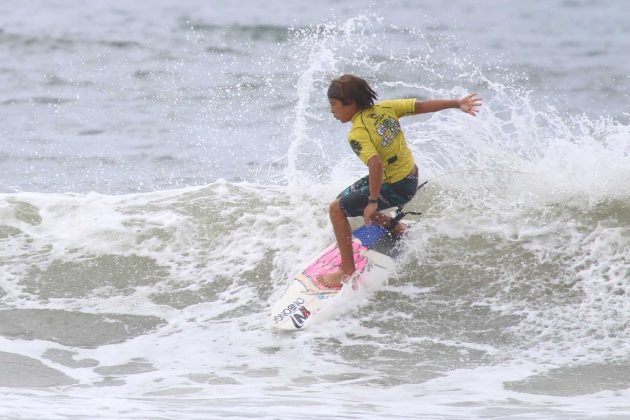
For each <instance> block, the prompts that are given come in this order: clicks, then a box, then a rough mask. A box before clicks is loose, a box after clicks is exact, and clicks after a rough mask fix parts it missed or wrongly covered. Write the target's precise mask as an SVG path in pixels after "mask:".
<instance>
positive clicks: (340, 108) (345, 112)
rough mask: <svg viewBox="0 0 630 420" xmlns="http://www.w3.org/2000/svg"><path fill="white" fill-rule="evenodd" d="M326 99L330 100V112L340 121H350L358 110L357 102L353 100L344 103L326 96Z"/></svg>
mask: <svg viewBox="0 0 630 420" xmlns="http://www.w3.org/2000/svg"><path fill="white" fill-rule="evenodd" d="M328 101H329V102H330V112H331V113H332V114H333V116H334V117H335V118H336V119H338V120H339V121H341V122H342V123H347V122H348V121H350V120H351V119H352V117H354V114H356V113H357V111H358V109H357V104H356V103H354V102H350V103H349V104H347V105H344V104H343V102H341V101H340V100H339V99H336V98H328Z"/></svg>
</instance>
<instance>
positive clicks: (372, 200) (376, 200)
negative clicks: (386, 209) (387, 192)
mask: <svg viewBox="0 0 630 420" xmlns="http://www.w3.org/2000/svg"><path fill="white" fill-rule="evenodd" d="M368 203H378V197H376V198H372V197H368Z"/></svg>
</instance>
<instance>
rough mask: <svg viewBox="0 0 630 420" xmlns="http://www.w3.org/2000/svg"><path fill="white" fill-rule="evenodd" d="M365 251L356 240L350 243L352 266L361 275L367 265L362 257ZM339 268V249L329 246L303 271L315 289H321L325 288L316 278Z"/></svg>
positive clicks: (335, 246)
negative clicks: (352, 257) (352, 255)
mask: <svg viewBox="0 0 630 420" xmlns="http://www.w3.org/2000/svg"><path fill="white" fill-rule="evenodd" d="M365 251H367V248H366V247H364V246H363V245H361V243H360V242H359V241H357V240H353V241H352V253H353V254H354V266H355V269H356V271H357V272H359V273H361V272H362V271H363V269H364V268H365V266H366V265H367V259H366V258H365V257H364V256H363V254H362V253H363V252H365ZM340 268H341V255H339V248H338V247H337V245H336V244H335V245H331V246H330V247H328V248H327V249H326V250H325V251H324V252H322V253H321V255H320V256H319V258H317V260H315V262H314V263H312V264H311V265H309V266H308V267H306V268H305V269H304V274H306V275H307V276H308V277H310V279H311V280H312V281H313V283H314V284H315V285H317V287H319V288H321V289H325V288H327V287H326V286H322V285H320V284H319V282H318V281H317V276H319V275H323V274H329V273H334V272H335V271H339V269H340Z"/></svg>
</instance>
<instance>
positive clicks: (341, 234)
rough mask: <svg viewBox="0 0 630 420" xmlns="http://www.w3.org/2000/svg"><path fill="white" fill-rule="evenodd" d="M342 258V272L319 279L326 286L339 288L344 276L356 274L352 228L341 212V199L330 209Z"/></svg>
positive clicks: (334, 202) (331, 205)
mask: <svg viewBox="0 0 630 420" xmlns="http://www.w3.org/2000/svg"><path fill="white" fill-rule="evenodd" d="M328 211H329V215H330V221H331V222H332V226H333V230H334V232H335V239H337V246H338V247H339V255H340V256H341V270H340V271H337V272H335V273H330V274H325V275H322V276H320V277H318V278H317V280H318V281H319V282H320V283H322V284H323V285H324V286H328V287H339V286H340V285H341V282H342V280H343V278H344V276H351V275H352V273H354V270H355V266H354V254H353V252H352V228H351V227H350V222H349V221H348V218H347V217H346V215H345V214H344V212H343V211H342V210H341V206H340V205H339V199H337V200H335V201H333V202H332V203H331V204H330V207H329V209H328Z"/></svg>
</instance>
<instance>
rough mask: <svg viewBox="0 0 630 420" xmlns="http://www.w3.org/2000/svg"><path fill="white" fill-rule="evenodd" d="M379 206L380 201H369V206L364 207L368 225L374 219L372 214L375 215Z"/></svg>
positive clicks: (364, 218) (364, 217)
mask: <svg viewBox="0 0 630 420" xmlns="http://www.w3.org/2000/svg"><path fill="white" fill-rule="evenodd" d="M377 206H378V203H368V205H367V206H365V209H363V220H364V221H365V224H366V225H369V224H370V223H371V221H372V216H374V214H375V213H376V208H377Z"/></svg>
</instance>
